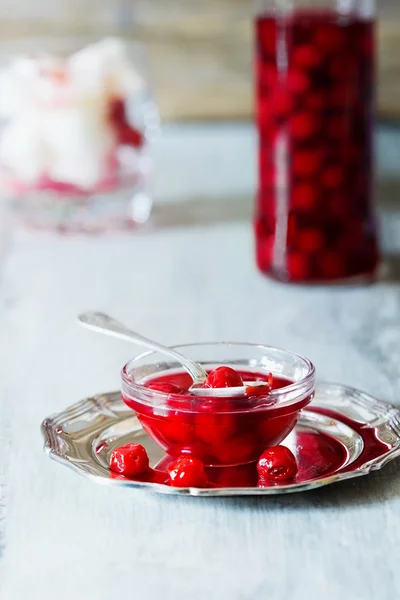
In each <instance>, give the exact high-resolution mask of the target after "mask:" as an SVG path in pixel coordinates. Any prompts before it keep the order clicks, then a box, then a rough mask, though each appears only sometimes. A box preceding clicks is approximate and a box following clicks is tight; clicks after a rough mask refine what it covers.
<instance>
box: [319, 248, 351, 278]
mask: <svg viewBox="0 0 400 600" xmlns="http://www.w3.org/2000/svg"><path fill="white" fill-rule="evenodd" d="M319 264H320V269H321V272H322V274H323V277H325V278H326V279H338V278H340V277H345V276H346V265H345V262H344V260H343V258H342V256H341V255H340V253H339V252H334V251H333V250H332V251H329V252H324V253H322V254H321V256H320V259H319Z"/></svg>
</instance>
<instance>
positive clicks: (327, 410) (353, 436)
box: [42, 383, 400, 496]
mask: <svg viewBox="0 0 400 600" xmlns="http://www.w3.org/2000/svg"><path fill="white" fill-rule="evenodd" d="M42 433H43V435H44V438H45V451H46V452H47V453H48V454H49V455H50V457H51V458H53V459H55V460H57V461H59V462H61V463H62V464H64V465H66V466H69V467H71V468H72V469H74V470H75V471H76V472H77V473H80V474H81V475H86V476H87V477H89V478H90V479H92V480H93V481H96V482H97V483H104V484H107V485H118V486H125V487H132V488H138V489H147V490H151V491H153V492H157V493H161V494H175V495H182V494H183V495H192V496H239V495H270V494H282V493H289V492H300V491H304V490H310V489H314V488H318V487H321V486H324V485H328V484H330V483H334V482H336V481H342V480H344V479H349V478H352V477H358V476H360V475H367V474H368V473H370V472H371V471H373V470H377V469H380V468H381V467H383V466H384V465H385V464H386V463H388V462H389V461H390V460H392V459H394V458H396V457H397V456H399V455H400V411H398V410H397V409H395V408H394V407H392V406H390V405H388V404H385V403H383V402H380V401H378V400H376V399H375V398H373V397H371V396H369V395H367V394H365V393H363V392H360V391H357V390H355V389H352V388H349V387H345V386H342V385H337V384H326V383H324V384H319V385H318V386H317V391H316V395H315V399H314V401H313V402H312V404H311V405H310V406H309V407H308V408H307V409H305V410H304V411H303V412H302V414H301V416H300V419H299V422H298V424H297V426H296V428H295V430H294V431H293V432H292V433H291V434H290V435H289V437H288V438H286V440H285V442H284V443H285V445H287V446H288V447H290V449H291V450H292V451H293V452H294V454H295V455H296V458H297V461H298V465H299V473H298V476H297V478H296V481H295V482H292V483H290V484H286V485H274V486H270V487H257V473H256V467H255V464H253V465H246V466H243V467H235V468H225V469H222V468H219V469H216V468H210V469H208V472H209V477H210V480H211V481H212V482H213V485H215V487H212V488H207V489H198V488H173V487H169V486H168V485H163V484H160V483H149V482H145V481H133V480H129V479H125V478H123V477H118V478H113V477H112V476H111V475H110V472H109V470H108V461H109V457H110V454H111V451H112V450H113V449H114V448H116V447H117V446H121V445H123V444H126V443H128V442H129V441H137V442H140V443H141V444H143V445H144V446H145V448H146V450H147V451H148V454H149V457H150V464H151V466H152V467H154V468H157V469H161V470H164V469H165V468H166V465H167V464H168V461H169V460H172V459H169V458H168V457H167V456H166V455H165V453H164V452H163V451H162V450H161V449H160V448H158V446H156V445H155V444H154V442H153V441H152V440H151V439H150V438H149V437H148V436H147V434H146V433H145V432H144V431H143V429H142V428H141V425H140V423H139V421H138V419H137V417H136V415H135V413H134V412H132V411H131V410H130V409H129V408H128V407H127V406H126V405H125V404H124V403H123V401H122V400H121V396H120V394H119V392H112V393H107V394H100V395H98V396H94V397H92V398H88V399H86V400H83V401H82V402H78V403H77V404H74V405H73V406H71V407H70V408H68V409H67V410H65V411H63V412H61V413H59V414H56V415H53V416H51V417H49V418H47V419H45V421H44V422H43V424H42ZM217 486H218V487H217Z"/></svg>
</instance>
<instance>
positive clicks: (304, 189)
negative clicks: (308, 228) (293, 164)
mask: <svg viewBox="0 0 400 600" xmlns="http://www.w3.org/2000/svg"><path fill="white" fill-rule="evenodd" d="M292 202H293V205H294V206H295V207H296V208H298V209H302V210H309V209H310V208H313V207H314V206H315V204H316V203H317V202H318V188H317V187H316V186H315V185H312V184H310V183H298V184H297V185H296V186H295V187H294V189H293V192H292Z"/></svg>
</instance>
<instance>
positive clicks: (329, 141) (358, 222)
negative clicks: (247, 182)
mask: <svg viewBox="0 0 400 600" xmlns="http://www.w3.org/2000/svg"><path fill="white" fill-rule="evenodd" d="M374 25H375V3H374V1H373V0H314V1H312V0H260V1H259V2H257V16H256V18H255V37H256V49H255V71H256V111H257V117H256V123H257V129H258V135H259V163H258V164H259V167H258V168H259V171H258V172H259V177H258V192H257V200H256V210H255V238H256V254H257V263H258V266H259V268H260V270H261V271H262V272H263V273H265V274H267V275H269V276H272V277H273V278H276V279H279V280H281V281H287V282H315V283H318V282H324V281H337V280H348V279H349V278H356V279H360V280H366V281H370V280H371V279H373V278H374V275H375V272H376V269H377V266H378V260H379V251H378V240H377V224H376V217H375V209H374V194H373V190H374V185H373V183H374V181H373V180H374V177H373V172H374V144H373V131H372V127H373V123H374V97H375V69H374Z"/></svg>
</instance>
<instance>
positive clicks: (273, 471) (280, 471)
mask: <svg viewBox="0 0 400 600" xmlns="http://www.w3.org/2000/svg"><path fill="white" fill-rule="evenodd" d="M297 469H298V468H297V462H296V459H295V457H294V455H293V453H292V452H291V451H290V450H289V448H286V447H285V446H274V447H273V448H268V450H265V452H263V453H262V455H261V456H260V458H259V460H258V463H257V470H258V475H259V478H260V480H267V481H273V482H276V483H279V482H281V481H290V480H291V479H293V478H294V477H295V476H296V474H297Z"/></svg>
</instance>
